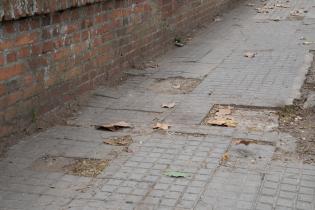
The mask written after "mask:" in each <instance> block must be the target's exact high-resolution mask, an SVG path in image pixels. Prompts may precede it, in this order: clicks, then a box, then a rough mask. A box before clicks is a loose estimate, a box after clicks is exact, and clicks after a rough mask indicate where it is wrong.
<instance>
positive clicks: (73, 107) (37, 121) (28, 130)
mask: <svg viewBox="0 0 315 210" xmlns="http://www.w3.org/2000/svg"><path fill="white" fill-rule="evenodd" d="M86 99H87V97H86V95H83V96H81V97H80V99H76V100H73V101H71V102H69V103H66V104H65V105H64V106H62V107H58V108H55V109H54V110H52V111H50V112H47V113H45V114H43V115H37V114H36V112H34V114H33V119H32V121H31V122H24V124H25V125H20V126H19V125H17V126H18V127H20V128H23V129H22V130H20V131H18V132H16V133H14V134H12V135H10V136H7V137H3V138H0V159H1V158H4V157H5V156H6V154H7V151H8V149H9V148H10V147H11V146H13V145H15V144H17V143H18V142H19V139H22V138H23V137H26V136H30V135H32V134H34V133H38V132H42V131H45V130H46V129H48V128H50V127H53V126H56V125H66V124H67V120H68V119H69V118H71V117H73V116H74V114H75V113H76V112H77V111H78V110H79V107H80V104H81V103H82V102H83V101H85V100H86Z"/></svg>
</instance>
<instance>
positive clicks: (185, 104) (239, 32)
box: [0, 0, 315, 210]
mask: <svg viewBox="0 0 315 210" xmlns="http://www.w3.org/2000/svg"><path fill="white" fill-rule="evenodd" d="M253 3H255V7H256V6H257V7H258V6H260V5H261V2H260V1H259V0H257V1H256V0H254V1H253ZM266 3H267V4H268V5H273V4H277V3H278V1H277V0H268V1H267V2H266ZM287 3H288V4H289V5H290V6H291V8H278V7H275V8H274V9H273V10H271V11H270V13H268V14H257V12H256V11H255V10H254V8H252V7H248V6H246V5H245V4H244V3H242V2H240V3H239V4H238V5H237V6H236V7H235V8H234V9H232V10H230V11H228V12H227V13H225V14H223V16H222V19H223V20H222V21H219V22H214V23H213V24H211V25H209V26H207V27H206V28H204V29H203V30H202V31H200V33H197V34H196V36H195V37H194V38H193V40H192V41H191V43H188V44H187V45H185V47H183V48H177V49H176V50H172V51H170V52H169V53H167V54H166V55H164V56H163V57H161V58H160V59H159V68H157V69H156V71H154V72H152V71H149V70H144V71H143V72H141V76H139V75H137V74H139V72H135V71H128V74H133V76H132V77H130V78H129V79H128V80H126V81H125V82H123V83H122V84H121V85H120V86H117V87H115V88H111V87H101V88H98V89H97V90H95V91H94V92H93V93H92V94H91V96H90V98H89V100H88V102H87V103H84V104H83V106H82V109H81V110H80V113H78V114H77V115H76V116H75V117H74V118H73V119H71V120H69V122H68V125H67V126H56V127H54V128H49V129H47V130H46V131H43V132H41V133H39V134H35V135H32V136H29V137H26V138H25V139H23V140H21V141H19V143H18V144H16V145H14V146H13V147H11V148H10V150H9V152H8V155H7V157H5V158H3V159H1V160H0V168H1V172H2V173H1V174H0V209H47V210H48V209H49V210H53V209H58V210H60V209H67V208H68V207H72V208H73V209H78V210H79V209H93V210H95V209H102V210H105V209H139V210H143V209H163V210H166V209H175V210H186V209H187V210H188V209H196V210H198V209H200V210H201V209H206V210H208V209H215V210H225V209H231V210H235V209H242V210H244V209H261V210H268V209H276V210H280V209H301V210H302V209H303V210H304V209H305V210H309V209H314V206H315V201H314V196H315V184H314V183H315V182H314V181H315V166H314V165H311V164H303V163H301V162H298V161H291V162H290V161H287V162H282V161H277V160H274V159H273V153H274V150H275V147H274V146H273V144H277V143H278V142H279V141H280V140H281V141H286V142H289V141H291V140H292V137H290V136H288V135H287V134H283V133H279V132H278V131H275V130H273V129H270V125H269V124H268V123H267V122H264V123H263V125H262V126H263V127H264V126H265V127H264V129H262V130H260V131H246V132H245V131H244V130H242V129H237V128H226V127H214V126H206V125H203V123H202V122H203V121H204V119H205V117H206V116H207V115H208V114H209V110H210V109H211V108H212V107H213V105H215V104H227V105H229V104H234V105H242V106H246V107H250V106H257V107H267V108H273V107H278V106H283V105H291V104H292V103H293V100H294V99H295V98H298V97H299V95H300V91H299V89H300V87H301V86H302V84H303V82H304V79H305V73H306V71H307V69H308V67H309V66H310V63H311V57H312V56H311V55H310V54H309V52H308V51H309V49H311V48H312V47H311V46H309V47H307V46H303V45H301V40H299V37H301V36H308V37H310V38H311V37H313V38H314V39H315V36H314V27H313V26H312V25H313V22H314V20H313V19H314V17H315V15H314V14H315V10H314V8H313V5H314V3H315V1H314V0H292V1H290V2H287ZM294 8H304V9H306V10H308V11H309V12H308V13H307V14H305V18H304V19H303V20H292V19H290V11H291V10H292V9H294ZM276 17H280V21H278V22H275V21H270V20H272V19H274V18H276ZM247 51H253V52H256V53H257V55H256V56H255V57H254V58H252V59H249V58H245V57H244V53H245V52H247ZM169 78H171V80H172V79H174V78H177V79H180V80H183V81H185V79H186V80H187V79H190V80H194V81H196V85H194V86H193V87H192V88H191V89H190V90H189V91H188V92H187V93H185V94H183V92H181V91H173V90H172V89H170V90H172V91H162V89H163V90H165V88H166V87H159V86H158V84H159V82H158V81H163V80H165V79H169ZM197 80H198V81H197ZM199 82H200V83H199ZM163 84H164V83H163ZM153 86H154V87H157V88H160V89H161V90H154V88H153V89H152V87H153ZM171 88H172V87H171ZM311 99H312V98H311V97H310V98H309V100H308V102H309V101H311ZM171 102H175V103H176V106H175V107H174V108H172V109H164V108H162V107H161V104H162V103H171ZM308 102H307V103H308ZM255 110H256V109H255ZM262 112H263V111H261V110H260V111H258V113H262ZM255 116H257V115H255ZM251 118H255V117H253V116H251ZM118 121H126V122H128V123H131V124H132V126H133V128H130V129H123V130H119V131H117V132H106V131H100V130H96V129H95V128H94V125H96V124H104V123H112V122H118ZM156 122H166V123H169V124H170V125H171V128H170V129H169V130H168V131H153V129H152V126H153V125H154V124H155V123H156ZM241 123H243V124H246V123H245V120H244V122H241ZM268 126H269V127H268ZM245 127H246V126H245ZM266 127H268V128H269V129H265V128H266ZM123 135H131V136H132V138H133V141H134V142H133V143H132V144H131V145H130V147H129V149H128V150H127V151H125V149H126V148H124V147H119V146H112V145H106V144H103V141H104V139H107V138H113V137H119V136H123ZM234 138H245V139H255V140H261V141H265V142H270V143H271V144H270V145H262V144H255V145H254V144H252V145H247V146H245V145H235V144H233V142H232V140H233V139H234ZM225 154H226V155H228V157H227V160H226V161H223V160H224V158H223V157H224V155H225ZM244 154H245V155H244ZM246 154H247V155H246ZM248 154H250V155H248ZM45 155H50V156H61V157H79V158H83V157H85V158H92V159H106V160H107V159H108V160H110V163H109V165H108V166H107V167H106V168H105V170H104V171H103V172H102V173H101V174H100V175H98V176H97V177H94V178H91V177H78V176H72V175H67V174H65V173H64V172H63V171H45V170H43V171H38V170H35V169H34V168H33V164H34V161H35V160H38V159H40V158H43V157H45ZM259 157H263V158H259ZM253 159H254V160H255V163H253V161H252V160H253ZM166 171H178V172H185V173H187V174H188V176H187V177H182V178H174V177H167V176H166V175H165V172H166Z"/></svg>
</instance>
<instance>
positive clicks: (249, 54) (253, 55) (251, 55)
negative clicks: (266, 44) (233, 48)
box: [244, 52, 256, 58]
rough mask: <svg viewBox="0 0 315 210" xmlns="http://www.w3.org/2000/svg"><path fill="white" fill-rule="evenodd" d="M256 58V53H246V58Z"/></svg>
mask: <svg viewBox="0 0 315 210" xmlns="http://www.w3.org/2000/svg"><path fill="white" fill-rule="evenodd" d="M255 56H256V53H254V52H246V53H244V57H247V58H254V57H255Z"/></svg>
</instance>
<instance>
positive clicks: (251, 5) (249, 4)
mask: <svg viewBox="0 0 315 210" xmlns="http://www.w3.org/2000/svg"><path fill="white" fill-rule="evenodd" d="M246 6H248V7H254V6H255V4H252V3H248V4H246Z"/></svg>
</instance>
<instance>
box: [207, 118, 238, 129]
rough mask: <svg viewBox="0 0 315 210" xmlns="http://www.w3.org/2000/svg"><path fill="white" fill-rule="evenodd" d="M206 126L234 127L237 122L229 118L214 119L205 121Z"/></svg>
mask: <svg viewBox="0 0 315 210" xmlns="http://www.w3.org/2000/svg"><path fill="white" fill-rule="evenodd" d="M207 124H209V125H213V126H223V127H236V126H237V122H236V121H234V120H233V119H229V118H216V119H210V120H208V121H207Z"/></svg>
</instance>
